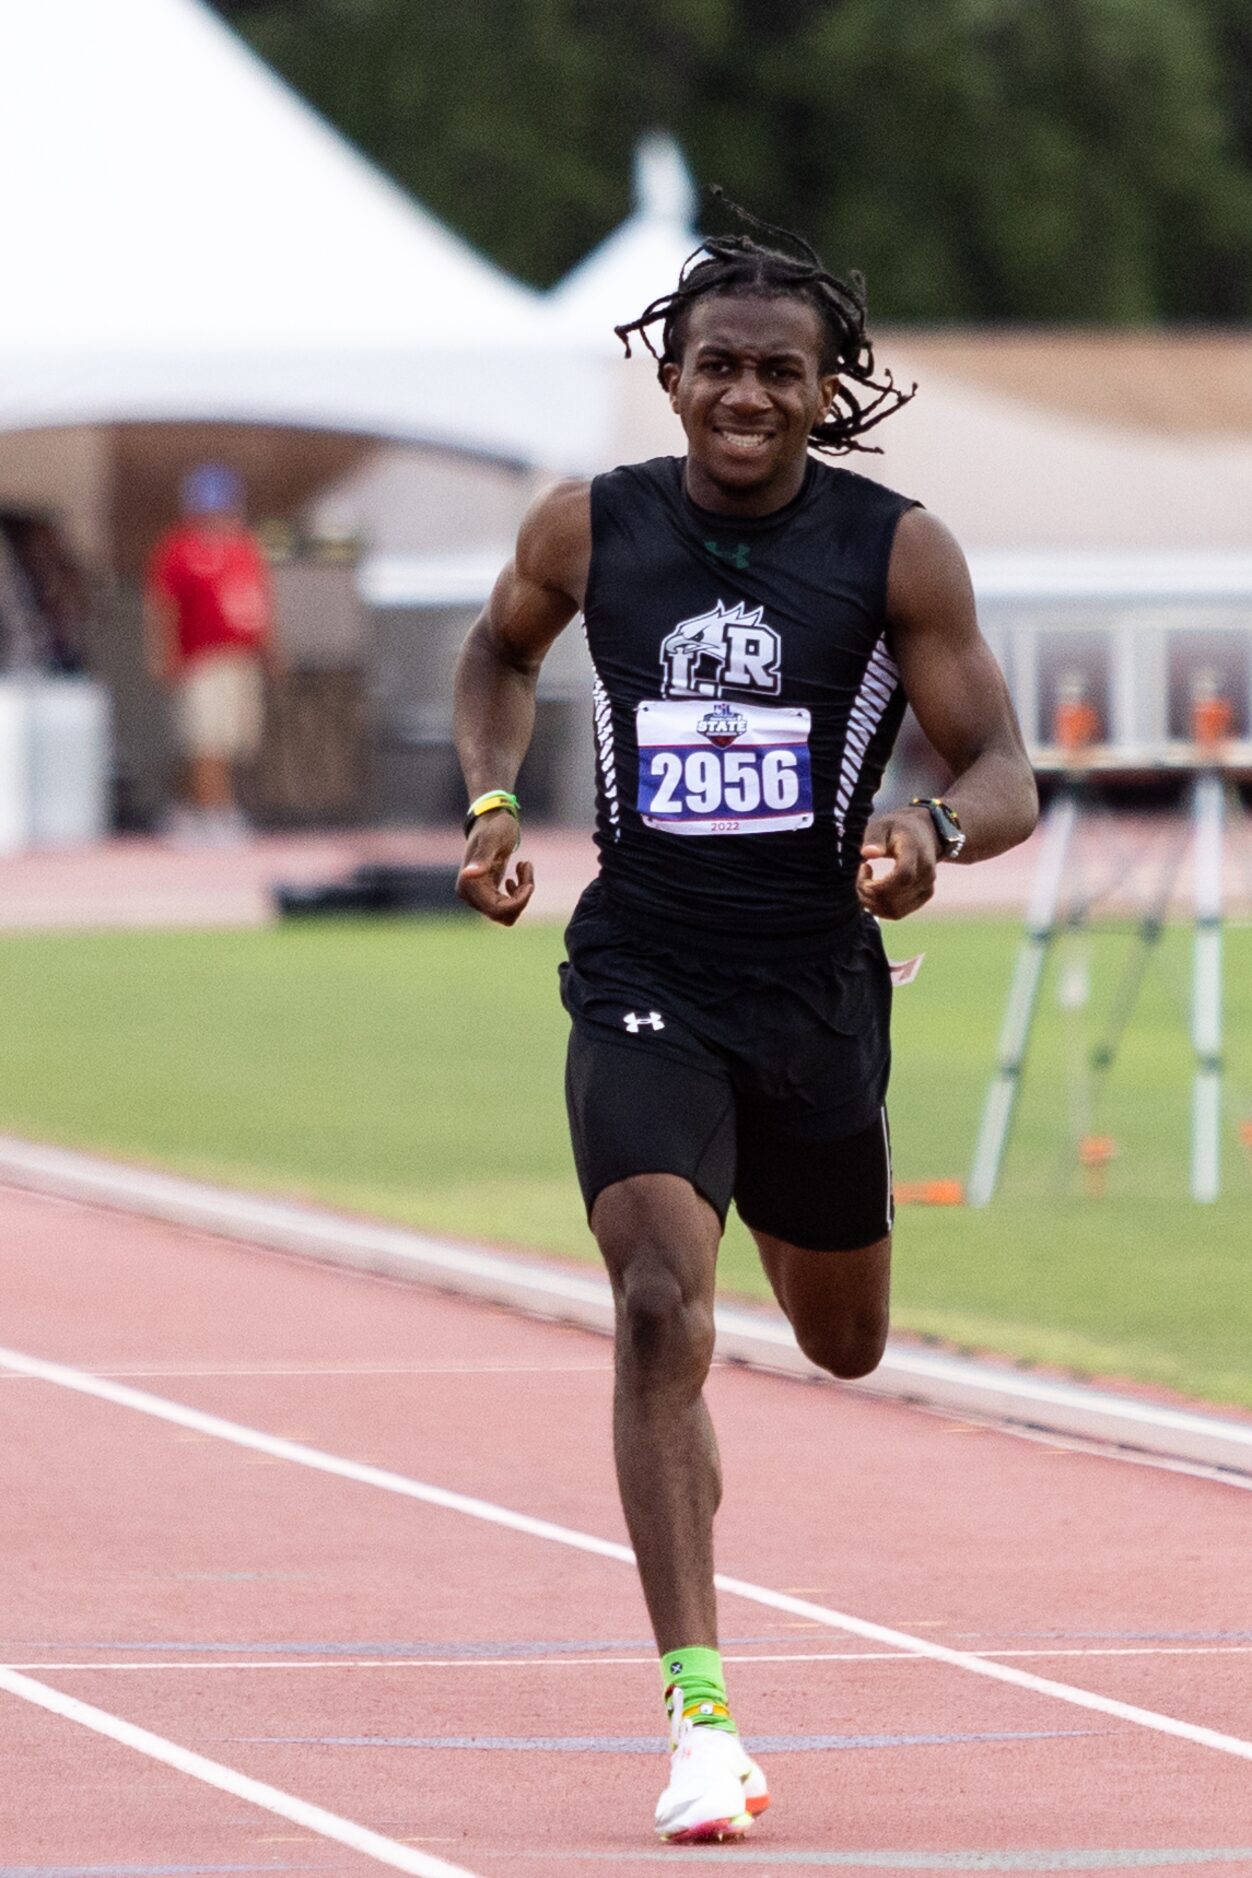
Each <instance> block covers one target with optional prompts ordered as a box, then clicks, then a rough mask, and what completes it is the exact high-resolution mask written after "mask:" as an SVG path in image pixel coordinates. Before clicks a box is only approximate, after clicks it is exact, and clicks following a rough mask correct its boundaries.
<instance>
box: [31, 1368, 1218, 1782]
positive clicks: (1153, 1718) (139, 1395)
mask: <svg viewBox="0 0 1252 1878" xmlns="http://www.w3.org/2000/svg"><path fill="white" fill-rule="evenodd" d="M0 1365H3V1366H5V1367H7V1368H9V1369H14V1370H18V1371H20V1372H21V1373H22V1374H23V1375H27V1376H37V1377H39V1378H40V1379H41V1380H42V1381H44V1382H49V1383H54V1384H56V1385H57V1386H58V1387H59V1388H62V1389H72V1390H75V1391H76V1392H77V1393H78V1394H80V1395H91V1396H97V1397H98V1398H99V1399H100V1400H101V1401H104V1402H113V1403H116V1404H117V1405H118V1406H119V1407H121V1408H130V1409H135V1410H137V1411H138V1413H140V1414H141V1415H151V1416H154V1417H155V1418H156V1419H157V1420H158V1421H166V1422H174V1423H176V1424H177V1425H178V1426H180V1427H183V1428H191V1429H194V1430H195V1431H196V1432H197V1433H199V1434H204V1435H211V1436H214V1437H216V1438H217V1439H218V1440H221V1441H229V1442H231V1443H233V1444H234V1445H235V1446H236V1447H241V1448H251V1449H253V1450H255V1451H257V1452H259V1453H262V1454H268V1455H272V1456H273V1457H274V1459H276V1460H282V1461H291V1462H293V1463H294V1464H295V1465H296V1466H298V1467H309V1468H312V1469H314V1470H315V1471H316V1472H318V1473H323V1474H332V1475H335V1476H336V1477H337V1478H339V1479H340V1480H351V1481H355V1482H356V1483H357V1484H358V1485H360V1486H364V1487H377V1488H380V1489H381V1490H382V1491H383V1492H384V1493H396V1494H400V1495H402V1496H403V1497H404V1498H405V1499H410V1500H420V1501H422V1502H423V1503H424V1504H425V1505H427V1506H438V1507H442V1508H443V1509H444V1510H445V1511H446V1512H450V1513H462V1514H464V1515H465V1516H466V1517H467V1518H470V1519H478V1520H482V1521H483V1523H484V1524H486V1525H490V1526H500V1527H503V1528H504V1529H505V1530H506V1531H508V1532H517V1533H522V1534H524V1535H525V1536H526V1537H527V1538H531V1539H546V1540H548V1541H550V1543H552V1544H554V1545H563V1546H568V1547H569V1548H570V1549H571V1550H573V1551H576V1552H588V1553H591V1554H592V1555H593V1556H594V1557H597V1558H610V1559H614V1560H616V1561H617V1562H618V1563H619V1564H625V1565H633V1564H634V1562H635V1557H634V1553H633V1552H632V1551H631V1550H630V1548H629V1546H625V1545H621V1544H619V1543H618V1542H617V1541H615V1540H612V1539H601V1538H598V1537H596V1536H595V1535H594V1534H592V1533H587V1532H578V1531H576V1530H575V1529H574V1528H573V1527H571V1526H559V1525H557V1524H555V1522H553V1521H552V1520H546V1519H535V1518H533V1517H532V1516H531V1515H530V1514H529V1513H515V1512H514V1511H513V1510H512V1509H511V1508H509V1507H505V1506H497V1505H496V1504H495V1503H494V1502H493V1501H491V1500H480V1499H476V1498H475V1497H474V1496H473V1495H470V1494H464V1493H453V1492H451V1491H450V1490H449V1489H448V1488H446V1487H435V1486H431V1485H429V1484H428V1483H427V1482H425V1481H421V1480H412V1479H410V1478H409V1477H408V1475H406V1474H395V1473H392V1472H390V1471H389V1470H388V1469H386V1468H382V1467H373V1466H370V1465H368V1464H366V1463H364V1462H361V1461H349V1460H345V1459H344V1458H343V1457H342V1456H341V1455H337V1454H328V1453H326V1452H324V1451H323V1450H322V1449H320V1448H311V1447H308V1446H306V1445H305V1444H304V1443H303V1442H299V1441H288V1440H285V1439H284V1438H283V1437H282V1436H281V1435H267V1434H264V1433H262V1432H261V1430H260V1429H258V1428H248V1427H246V1426H245V1425H244V1424H243V1423H241V1422H231V1421H226V1420H224V1419H223V1417H221V1416H219V1415H206V1414H205V1413H204V1412H203V1411H202V1410H200V1409H193V1408H187V1407H185V1406H184V1405H183V1404H182V1403H181V1402H171V1401H168V1400H167V1399H166V1398H165V1397H164V1396H156V1395H149V1394H147V1393H146V1391H144V1390H140V1389H131V1388H128V1387H127V1386H126V1385H125V1384H124V1383H117V1382H111V1381H109V1380H108V1379H107V1378H106V1377H103V1376H89V1375H87V1374H85V1372H84V1371H82V1370H76V1369H68V1368H66V1367H65V1366H64V1365H63V1364H60V1363H47V1362H44V1361H43V1359H42V1358H40V1357H35V1356H24V1355H22V1354H21V1352H20V1351H17V1350H9V1349H5V1348H3V1347H2V1346H0ZM714 1582H715V1583H716V1585H717V1588H718V1590H719V1591H723V1592H725V1593H726V1594H727V1595H728V1596H730V1597H737V1598H743V1599H744V1600H745V1601H746V1602H747V1603H750V1604H760V1605H764V1606H765V1607H766V1609H767V1610H772V1611H782V1612H783V1613H785V1615H786V1616H788V1617H801V1618H804V1619H806V1620H807V1621H808V1622H809V1623H811V1624H814V1625H818V1626H821V1627H823V1628H825V1629H827V1630H842V1631H845V1632H846V1633H847V1634H848V1635H849V1636H853V1637H860V1638H861V1639H862V1640H863V1641H864V1642H866V1643H880V1644H885V1645H886V1646H888V1648H890V1649H897V1650H903V1651H906V1652H907V1653H908V1654H909V1655H912V1656H919V1657H927V1658H929V1659H930V1660H931V1661H932V1662H935V1663H947V1664H948V1665H949V1666H950V1667H951V1668H953V1669H964V1670H968V1671H969V1672H970V1673H971V1674H972V1675H975V1676H986V1677H989V1678H990V1679H991V1680H992V1681H994V1682H1003V1683H1008V1684H1010V1685H1011V1686H1012V1687H1014V1688H1017V1689H1027V1690H1029V1691H1030V1692H1031V1694H1033V1695H1046V1696H1051V1697H1052V1698H1053V1699H1054V1700H1056V1701H1058V1702H1068V1703H1070V1704H1072V1705H1073V1706H1074V1707H1075V1708H1082V1709H1092V1710H1094V1711H1095V1712H1096V1713H1098V1714H1101V1715H1111V1716H1114V1717H1115V1718H1116V1719H1118V1720H1119V1721H1126V1722H1132V1723H1134V1724H1135V1725H1136V1726H1137V1727H1140V1728H1146V1729H1149V1730H1151V1731H1152V1732H1153V1733H1155V1734H1163V1735H1172V1736H1174V1737H1175V1738H1176V1739H1178V1740H1180V1741H1189V1742H1191V1744H1192V1745H1193V1746H1195V1747H1203V1748H1212V1749H1214V1750H1215V1751H1216V1752H1218V1753H1221V1754H1233V1755H1235V1756H1237V1757H1238V1758H1239V1759H1240V1760H1245V1761H1252V1741H1245V1740H1243V1739H1241V1738H1240V1737H1239V1736H1238V1735H1227V1734H1222V1733H1220V1732H1219V1731H1218V1730H1217V1729H1215V1728H1205V1727H1202V1726H1200V1725H1199V1724H1198V1723H1195V1722H1188V1721H1180V1720H1179V1719H1178V1718H1177V1717H1175V1716H1173V1715H1163V1714H1160V1713H1158V1712H1157V1711H1156V1710H1155V1709H1148V1708H1140V1707H1138V1706H1137V1705H1135V1704H1134V1703H1131V1702H1119V1701H1117V1700H1115V1699H1114V1698H1113V1697H1111V1696H1104V1695H1097V1694H1095V1693H1094V1692H1093V1691H1091V1690H1089V1689H1079V1688H1076V1687H1074V1686H1073V1685H1072V1684H1070V1683H1065V1682H1054V1681H1052V1680H1051V1678H1049V1677H1045V1676H1036V1675H1035V1674H1034V1673H1033V1672H1032V1671H1030V1670H1025V1669H1017V1668H1015V1667H1014V1666H1013V1665H1012V1664H1010V1663H1000V1662H993V1661H991V1660H990V1659H989V1658H987V1657H983V1656H975V1655H973V1654H971V1652H969V1651H968V1650H952V1649H949V1648H948V1647H947V1646H946V1645H945V1644H942V1643H934V1642H932V1641H931V1640H930V1639H929V1638H927V1637H915V1636H913V1635H911V1634H910V1633H909V1632H908V1631H904V1630H893V1629H891V1628H890V1627H889V1626H888V1625H886V1624H875V1623H871V1622H869V1621H868V1620H867V1619H866V1618H863V1617H853V1616H851V1615H850V1614H849V1613H848V1612H846V1611H836V1610H832V1609H831V1608H830V1607H829V1606H828V1605H825V1604H812V1603H810V1602H809V1601H808V1600H807V1599H805V1598H796V1597H791V1596H789V1595H788V1594H787V1593H786V1592H783V1591H770V1590H768V1589H767V1588H766V1587H765V1586H763V1585H756V1584H753V1583H751V1582H750V1580H748V1579H746V1578H733V1577H730V1576H728V1575H727V1574H726V1573H725V1572H718V1574H717V1576H716V1579H715V1581H714Z"/></svg>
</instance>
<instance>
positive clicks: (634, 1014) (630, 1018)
mask: <svg viewBox="0 0 1252 1878" xmlns="http://www.w3.org/2000/svg"><path fill="white" fill-rule="evenodd" d="M622 1022H623V1024H625V1026H626V1028H627V1030H628V1031H629V1032H630V1034H631V1036H632V1037H637V1036H638V1035H639V1032H640V1031H641V1030H642V1029H643V1027H644V1025H645V1024H649V1025H651V1027H652V1029H653V1030H664V1028H665V1019H664V1018H663V1017H662V1016H661V1013H660V1012H659V1011H649V1012H648V1015H647V1016H646V1017H640V1015H639V1013H638V1011H627V1013H626V1015H625V1017H623V1019H622Z"/></svg>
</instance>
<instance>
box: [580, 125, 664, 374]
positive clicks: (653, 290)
mask: <svg viewBox="0 0 1252 1878" xmlns="http://www.w3.org/2000/svg"><path fill="white" fill-rule="evenodd" d="M695 210H696V190H695V184H694V183H693V182H692V180H691V172H690V171H689V170H688V168H687V165H686V162H685V160H684V158H683V154H682V151H681V150H680V148H679V146H678V144H677V143H676V142H675V141H674V139H673V138H672V137H667V136H663V135H661V134H659V133H657V134H655V135H653V136H651V137H644V138H642V139H641V140H640V142H639V145H638V147H637V148H636V151H635V206H634V211H633V213H632V214H631V215H630V216H629V218H628V219H627V220H626V221H624V222H623V223H622V224H621V226H620V227H619V228H615V229H614V230H613V233H612V234H611V235H609V236H607V237H606V238H605V240H604V241H602V242H601V243H600V245H599V247H597V248H593V249H592V251H591V253H590V254H588V255H586V256H585V257H584V259H583V260H581V261H580V262H579V263H578V265H577V266H576V267H574V268H572V269H571V270H570V272H569V273H568V274H567V275H566V276H565V278H564V280H562V281H560V282H559V283H558V284H557V286H556V287H554V288H553V290H552V292H551V294H550V295H549V297H548V299H549V305H550V306H551V308H552V311H553V313H554V314H555V315H556V316H557V319H558V321H559V323H560V326H561V329H562V331H563V332H564V333H565V334H567V335H568V337H569V339H570V341H571V342H572V343H575V344H577V343H581V344H584V345H589V346H593V347H595V348H596V349H597V350H598V351H601V352H608V353H611V354H612V355H613V356H615V357H617V358H619V359H620V358H621V356H622V342H621V340H620V339H619V338H618V337H617V334H616V333H615V332H614V330H613V328H614V327H615V326H618V325H620V324H621V323H622V322H623V321H625V320H632V319H635V318H637V317H638V315H639V314H640V313H642V312H643V310H644V308H645V307H646V306H648V305H650V304H651V302H652V301H653V300H656V299H659V298H660V296H661V295H662V294H665V293H669V292H671V291H672V289H673V288H674V287H676V286H677V285H678V276H679V274H680V273H681V272H682V267H683V263H684V261H686V260H687V259H688V258H689V257H690V256H691V254H692V253H693V252H694V251H695V250H696V249H697V248H698V247H699V246H700V237H699V235H698V234H697V233H696V231H695V227H694V220H695Z"/></svg>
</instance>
